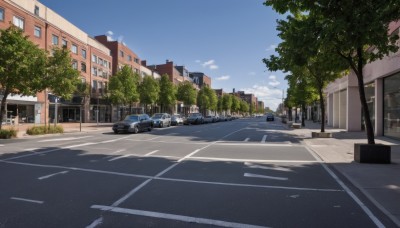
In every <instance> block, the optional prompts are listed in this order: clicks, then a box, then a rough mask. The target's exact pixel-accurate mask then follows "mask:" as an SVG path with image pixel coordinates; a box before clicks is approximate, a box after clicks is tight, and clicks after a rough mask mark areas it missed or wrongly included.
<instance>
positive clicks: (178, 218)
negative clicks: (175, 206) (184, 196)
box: [91, 205, 265, 228]
mask: <svg viewBox="0 0 400 228" xmlns="http://www.w3.org/2000/svg"><path fill="white" fill-rule="evenodd" d="M91 208H93V209H99V210H102V211H111V212H116V213H122V214H129V215H139V216H145V217H151V218H161V219H168V220H175V221H181V222H187V223H197V224H205V225H212V226H221V227H233V228H261V227H265V226H257V225H249V224H244V223H235V222H227V221H222V220H214V219H206V218H197V217H190V216H184V215H175V214H167V213H160V212H153V211H143V210H135V209H129V208H121V207H110V206H102V205H93V206H91Z"/></svg>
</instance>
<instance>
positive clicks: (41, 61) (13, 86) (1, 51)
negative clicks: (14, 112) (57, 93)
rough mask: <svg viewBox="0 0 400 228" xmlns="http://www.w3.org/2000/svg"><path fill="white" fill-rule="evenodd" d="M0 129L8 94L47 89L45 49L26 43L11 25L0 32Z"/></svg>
mask: <svg viewBox="0 0 400 228" xmlns="http://www.w3.org/2000/svg"><path fill="white" fill-rule="evenodd" d="M0 47H1V48H0V90H1V93H2V95H3V98H2V100H1V108H0V109H1V114H0V129H1V126H2V122H3V117H4V116H5V115H6V113H5V104H6V100H7V97H8V96H9V95H10V94H19V95H23V96H35V95H36V93H38V92H40V91H43V90H44V89H45V88H46V84H45V83H44V82H45V80H44V76H45V75H46V67H47V56H46V53H45V51H44V50H42V49H40V48H39V47H38V46H37V45H35V44H33V43H32V42H31V41H29V40H28V37H27V36H24V34H23V31H22V30H20V29H19V28H16V27H14V26H11V27H9V28H8V29H6V30H0Z"/></svg>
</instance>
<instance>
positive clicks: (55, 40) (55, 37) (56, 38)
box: [51, 35, 58, 45]
mask: <svg viewBox="0 0 400 228" xmlns="http://www.w3.org/2000/svg"><path fill="white" fill-rule="evenodd" d="M51 41H52V43H53V45H58V36H56V35H53V37H52V38H51Z"/></svg>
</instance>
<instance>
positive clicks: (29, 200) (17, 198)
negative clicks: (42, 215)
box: [10, 197, 44, 204]
mask: <svg viewBox="0 0 400 228" xmlns="http://www.w3.org/2000/svg"><path fill="white" fill-rule="evenodd" d="M10 199H13V200H19V201H24V202H29V203H37V204H43V203H44V202H43V201H40V200H32V199H25V198H19V197H11V198H10Z"/></svg>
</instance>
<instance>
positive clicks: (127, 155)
mask: <svg viewBox="0 0 400 228" xmlns="http://www.w3.org/2000/svg"><path fill="white" fill-rule="evenodd" d="M130 156H134V155H133V154H125V155H121V156H118V157H115V158H111V159H110V160H108V161H109V162H110V161H115V160H118V159H122V158H127V157H130Z"/></svg>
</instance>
